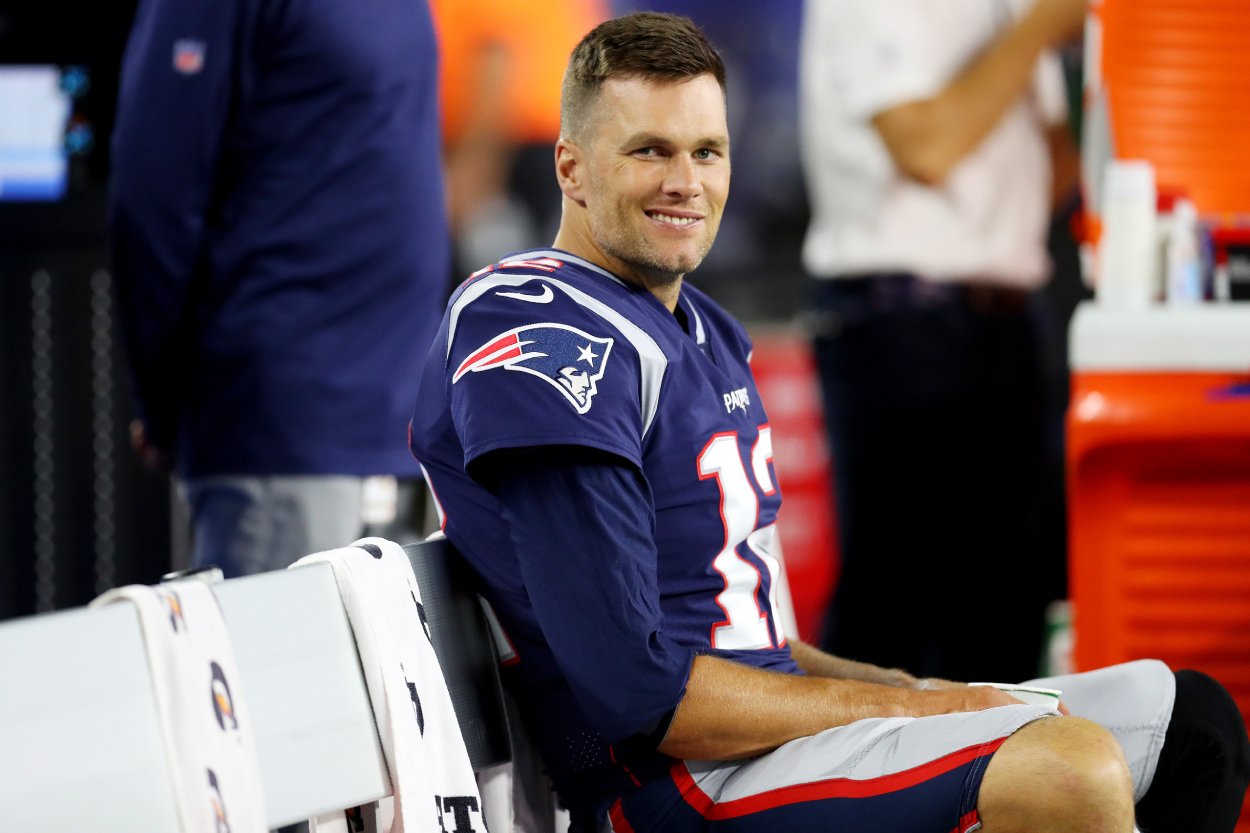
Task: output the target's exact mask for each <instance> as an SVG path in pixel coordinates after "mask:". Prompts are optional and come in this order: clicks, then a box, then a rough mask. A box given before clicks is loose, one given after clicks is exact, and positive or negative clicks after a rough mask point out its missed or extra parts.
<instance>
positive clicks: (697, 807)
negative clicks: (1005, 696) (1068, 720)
mask: <svg viewBox="0 0 1250 833" xmlns="http://www.w3.org/2000/svg"><path fill="white" fill-rule="evenodd" d="M1050 713H1051V712H1050V711H1049V710H1048V709H1045V708H1043V707H1039V706H1007V707H1003V708H998V709H989V710H986V711H981V712H970V713H964V714H952V715H939V716H937V717H926V718H883V719H874V720H861V721H858V722H856V723H852V724H850V725H849V726H842V727H838V728H836V729H830V730H828V731H825V732H821V733H820V734H818V735H813V736H811V737H807V738H800V739H798V740H795V741H791V742H790V743H787V744H785V745H784V746H781V747H779V748H778V749H776V750H774V751H773V752H771V753H769V754H767V755H763V756H761V757H758V758H753V759H751V760H748V761H743V762H732V763H729V762H723V761H717V762H706V761H684V762H678V763H676V764H675V765H674V767H673V770H672V773H671V776H670V778H668V779H659V780H657V781H654V782H652V783H650V784H647V785H646V786H645V787H644V788H643V789H642V790H640V791H639V792H637V793H634V794H632V795H630V796H628V797H627V798H625V799H624V800H623V801H621V802H620V803H619V804H618V805H617V807H616V808H615V809H614V812H613V815H612V818H613V829H615V830H616V831H618V833H619V831H623V830H628V829H632V830H633V831H635V833H645V832H646V831H666V833H667V831H673V832H674V833H687V832H688V831H689V832H690V833H693V831H703V830H706V831H750V833H757V832H758V833H771V832H772V831H777V830H786V831H793V832H794V833H803V832H804V831H822V833H830V832H836V831H865V830H888V831H891V833H952V831H957V833H964V831H968V830H973V829H976V825H977V824H978V818H977V815H976V803H977V797H978V794H979V791H980V786H981V779H982V777H983V775H984V773H985V767H986V766H987V765H988V763H989V760H990V758H991V757H992V756H993V754H994V752H995V751H996V750H997V749H998V747H999V746H1000V745H1001V744H1002V742H1003V741H1004V740H1006V739H1007V738H1008V737H1009V736H1010V735H1011V734H1012V733H1013V732H1015V731H1016V730H1017V729H1019V728H1020V727H1021V726H1023V725H1025V724H1027V723H1030V722H1032V721H1034V720H1037V719H1040V718H1042V717H1045V716H1047V715H1048V714H1050Z"/></svg>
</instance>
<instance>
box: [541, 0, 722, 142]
mask: <svg viewBox="0 0 1250 833" xmlns="http://www.w3.org/2000/svg"><path fill="white" fill-rule="evenodd" d="M698 75H711V76H713V77H714V78H715V79H716V81H717V83H718V84H720V86H721V90H722V91H723V90H724V89H725V62H724V61H722V60H721V57H720V53H718V52H717V51H716V49H715V48H714V47H713V46H712V44H711V43H710V42H708V39H707V38H706V37H705V36H704V34H703V32H701V31H700V30H699V27H698V26H696V25H695V24H694V22H693V21H691V20H690V19H689V18H685V17H680V16H679V15H674V14H662V13H659V12H637V13H635V14H629V15H625V16H623V17H617V18H613V19H612V20H608V21H605V22H603V23H601V24H599V25H598V26H596V27H595V28H594V29H591V30H590V32H588V33H587V34H586V36H585V37H584V38H582V40H581V42H580V43H578V44H577V46H576V47H574V49H573V54H572V55H570V56H569V65H568V68H567V69H566V70H565V71H564V84H563V86H562V88H561V91H560V133H561V135H562V136H567V137H570V138H575V137H577V136H580V135H581V134H582V132H583V131H584V130H585V127H586V120H587V118H588V117H589V113H590V105H591V104H593V103H594V101H595V99H596V98H597V97H598V96H599V89H600V88H601V87H602V86H603V82H604V81H607V80H608V79H609V78H627V77H631V76H639V77H642V78H648V79H656V80H660V81H678V80H681V79H684V78H694V77H695V76H698Z"/></svg>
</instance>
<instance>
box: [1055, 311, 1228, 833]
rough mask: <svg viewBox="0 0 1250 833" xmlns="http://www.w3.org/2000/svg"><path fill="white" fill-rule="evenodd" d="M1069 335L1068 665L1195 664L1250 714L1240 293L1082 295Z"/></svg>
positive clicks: (1189, 666) (1179, 665) (1185, 665)
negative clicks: (1123, 298)
mask: <svg viewBox="0 0 1250 833" xmlns="http://www.w3.org/2000/svg"><path fill="white" fill-rule="evenodd" d="M1071 342H1072V351H1071V353H1072V367H1073V376H1072V400H1071V406H1070V409H1069V414H1068V451H1067V458H1068V460H1067V462H1068V484H1069V507H1070V508H1069V532H1070V559H1071V562H1070V585H1071V597H1072V601H1073V609H1074V631H1075V650H1074V660H1075V665H1076V667H1077V668H1078V669H1090V668H1095V667H1098V666H1102V665H1108V664H1111V663H1116V662H1123V661H1126V660H1132V659H1139V658H1142V657H1157V658H1159V659H1161V660H1163V661H1165V662H1167V663H1168V665H1170V666H1171V667H1172V668H1173V669H1180V668H1195V669H1198V670H1201V671H1205V672H1206V673H1208V674H1210V675H1211V676H1213V677H1215V678H1216V679H1218V680H1220V681H1221V682H1222V683H1224V685H1225V686H1227V687H1228V689H1229V690H1230V691H1231V692H1232V694H1233V696H1234V697H1235V698H1236V700H1237V702H1238V704H1239V706H1240V707H1241V712H1242V715H1243V716H1244V717H1246V719H1247V722H1248V723H1250V304H1245V305H1242V304H1224V305H1219V306H1216V305H1211V304H1208V305H1202V306H1197V307H1189V308H1176V307H1153V308H1149V309H1145V310H1123V311H1121V310H1107V309H1101V308H1099V307H1098V306H1097V305H1096V304H1085V305H1083V306H1082V307H1081V308H1080V309H1079V310H1078V311H1077V315H1076V318H1075V319H1074V320H1073V326H1072V333H1071ZM1237 831H1238V833H1247V831H1250V808H1247V809H1246V810H1244V811H1243V813H1242V821H1241V824H1239V825H1238V827H1237Z"/></svg>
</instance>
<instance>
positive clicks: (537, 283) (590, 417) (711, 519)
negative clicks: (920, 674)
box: [411, 250, 798, 794]
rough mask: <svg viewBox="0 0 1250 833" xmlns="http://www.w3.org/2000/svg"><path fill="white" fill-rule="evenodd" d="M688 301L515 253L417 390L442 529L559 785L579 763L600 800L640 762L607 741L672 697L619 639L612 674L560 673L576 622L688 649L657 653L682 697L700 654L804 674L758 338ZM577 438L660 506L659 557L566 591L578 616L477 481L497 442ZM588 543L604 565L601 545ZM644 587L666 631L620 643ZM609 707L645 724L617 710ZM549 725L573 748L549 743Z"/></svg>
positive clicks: (553, 255) (569, 442)
mask: <svg viewBox="0 0 1250 833" xmlns="http://www.w3.org/2000/svg"><path fill="white" fill-rule="evenodd" d="M678 306H679V313H680V315H674V314H673V313H671V312H669V310H668V309H666V308H665V307H664V306H663V305H662V304H661V303H660V302H659V301H658V300H657V299H656V298H655V296H653V295H652V294H651V293H650V292H649V291H647V290H645V289H643V288H640V287H637V286H634V285H632V284H628V283H626V282H624V281H622V280H620V279H619V278H617V277H616V276H614V275H612V274H611V273H609V272H607V271H605V270H603V269H601V268H599V267H597V266H595V265H593V264H590V263H588V262H586V261H584V260H582V259H580V258H577V257H575V256H573V255H571V254H568V253H566V252H561V251H555V250H539V251H531V252H525V253H521V254H518V255H514V256H511V257H509V258H507V259H506V260H504V261H502V262H501V263H498V264H496V265H494V266H491V267H488V268H487V269H484V270H482V271H481V272H478V273H476V274H475V275H474V276H472V277H471V278H470V279H469V280H467V281H466V282H465V283H464V284H463V285H462V286H461V287H460V288H459V289H458V290H457V291H456V293H455V294H454V295H453V296H452V298H451V301H450V302H449V305H448V309H447V312H446V314H445V316H444V318H443V322H442V328H441V331H440V335H439V337H438V338H437V339H436V340H435V343H434V346H433V347H432V349H431V352H430V356H429V359H428V361H427V363H426V367H425V370H424V373H423V375H422V380H421V384H420V388H419V390H418V394H417V405H416V408H415V411H414V415H413V421H412V430H411V445H412V450H413V453H414V454H415V455H416V457H417V458H418V459H419V460H420V461H421V463H422V466H423V468H424V470H425V472H426V477H427V479H428V481H429V483H430V485H431V488H432V490H433V492H434V495H435V498H436V500H437V502H438V505H439V509H440V513H441V515H442V519H443V523H444V530H445V532H446V534H447V537H448V538H449V539H450V540H451V541H452V543H453V544H455V545H456V547H457V549H458V550H459V551H460V552H461V553H463V555H464V556H465V557H466V558H467V560H468V561H469V562H470V564H471V566H472V567H473V569H474V572H475V573H476V574H477V576H478V577H479V579H480V580H481V591H482V593H483V595H484V596H485V597H486V598H487V600H488V601H489V602H490V603H491V605H492V607H493V609H494V612H495V614H496V616H497V618H498V621H499V624H500V625H501V628H502V632H503V635H504V636H505V642H504V643H503V644H504V651H505V661H506V665H507V667H506V668H505V671H504V673H505V682H506V683H507V684H508V685H509V687H510V688H511V689H512V691H513V692H514V693H516V694H517V695H518V698H519V700H520V701H521V705H522V708H523V710H524V711H527V712H528V714H527V715H526V718H527V721H528V722H529V724H530V727H531V730H532V731H533V733H534V734H535V735H536V736H537V740H538V742H539V746H540V748H541V749H542V751H543V753H544V756H545V758H546V759H547V761H546V762H547V765H548V767H549V769H550V770H551V773H552V775H553V778H554V779H555V780H556V782H557V787H561V786H563V787H564V791H566V792H567V791H568V790H569V783H570V773H577V774H578V775H577V777H578V778H580V781H578V784H579V786H577V787H576V789H578V790H582V791H583V792H586V791H590V792H599V793H600V794H602V792H603V789H611V786H610V785H612V784H613V783H615V781H614V779H616V780H619V781H620V783H621V784H627V782H628V781H629V780H630V779H629V774H628V773H626V772H623V771H620V770H622V769H623V768H624V766H625V764H627V763H628V762H626V761H623V758H625V757H627V755H626V754H625V753H623V752H621V750H620V748H616V747H614V745H615V744H619V743H620V742H621V741H623V740H626V736H627V735H628V734H630V733H631V732H643V731H646V730H647V728H648V727H647V725H646V723H647V722H648V721H650V720H652V719H653V718H654V716H655V715H656V714H658V713H660V712H662V711H663V708H664V707H665V706H667V707H668V708H670V709H671V707H672V706H673V705H675V702H671V703H667V704H664V703H659V702H651V700H655V699H656V698H657V697H659V696H660V695H658V694H655V695H653V694H651V693H649V692H650V691H652V690H653V689H647V690H646V691H643V690H641V688H640V690H638V691H631V684H632V682H631V680H632V677H633V676H634V675H631V669H630V668H629V667H621V666H620V664H619V663H614V662H613V661H612V660H613V657H614V656H617V657H629V656H632V654H631V653H630V651H629V650H627V649H626V647H625V646H623V645H622V646H621V648H620V650H619V651H617V647H616V646H615V645H614V644H612V643H611V642H608V643H607V644H603V645H601V648H602V651H601V652H602V654H603V655H604V657H605V660H604V662H603V664H602V666H599V665H596V664H595V663H593V662H592V663H590V666H591V667H590V668H589V669H588V668H586V667H584V666H586V664H587V663H586V662H584V661H580V660H579V663H580V664H579V665H578V668H577V671H576V673H573V672H570V673H566V672H565V670H564V669H566V668H568V667H569V663H570V662H572V661H573V660H572V659H571V658H570V657H569V656H561V650H562V649H561V648H560V647H559V646H561V645H563V644H565V640H564V629H575V630H577V631H578V632H579V633H587V634H600V635H601V634H612V636H611V639H617V640H618V641H620V642H622V643H623V642H624V641H626V640H629V639H635V638H636V639H638V640H647V639H650V640H651V641H652V642H653V643H655V644H656V645H658V646H659V647H658V648H655V650H656V651H659V652H661V653H664V652H667V654H668V655H673V654H680V653H681V652H685V654H686V658H685V660H684V661H680V660H679V659H676V658H672V659H662V660H660V661H657V664H656V667H657V668H660V669H662V670H661V671H660V672H657V673H662V674H667V675H670V676H673V677H680V679H674V680H673V681H672V688H671V689H669V690H671V691H673V692H677V694H676V695H673V696H678V697H679V696H680V692H681V691H682V690H683V687H684V681H685V675H686V674H687V673H688V670H689V661H690V658H691V657H693V656H694V655H695V654H718V655H721V656H725V657H727V658H730V659H734V660H736V661H739V662H744V663H747V664H750V665H754V666H758V667H762V668H770V669H774V670H779V671H784V672H797V671H798V669H797V666H796V665H795V663H794V661H793V659H792V657H791V656H790V651H789V648H788V646H787V643H786V634H785V633H784V632H783V631H782V627H781V624H780V621H779V619H778V618H777V617H775V616H774V615H773V610H774V607H775V593H776V588H777V581H776V579H777V575H778V570H779V565H778V562H777V559H776V557H775V555H774V553H775V551H776V543H775V526H774V521H775V519H776V516H777V510H778V507H779V506H780V504H781V493H780V490H779V488H778V486H777V479H776V474H775V472H774V470H773V464H772V435H771V431H770V429H769V426H768V417H767V415H766V413H765V411H764V407H763V405H762V403H761V402H760V399H759V393H758V391H757V390H756V388H755V383H754V380H753V379H752V375H751V370H750V367H749V365H748V359H749V354H750V349H751V347H750V341H749V339H748V337H747V334H746V332H745V330H744V329H743V327H742V326H741V325H740V324H739V323H738V322H737V321H735V320H734V319H733V318H732V317H731V316H730V315H729V314H728V313H726V312H725V311H724V310H722V309H721V308H720V307H719V306H717V305H716V304H715V303H714V302H712V301H711V300H710V299H709V298H708V297H707V296H706V295H704V294H703V293H701V292H700V291H699V290H697V289H695V288H694V287H692V286H690V285H689V284H686V285H684V286H683V288H682V291H681V296H680V299H679V301H678ZM566 446H581V447H586V448H590V449H594V450H596V451H597V452H600V453H602V452H607V453H608V454H610V455H613V457H614V458H619V459H620V460H623V461H625V463H626V464H628V465H631V466H633V467H636V468H637V470H638V471H640V472H641V473H642V475H643V477H644V478H645V482H646V486H647V487H648V488H649V490H650V499H651V501H652V504H653V506H652V507H650V508H651V509H652V516H653V518H654V532H653V538H654V555H653V556H648V557H649V558H653V559H654V562H655V563H654V564H651V565H645V567H646V569H644V570H643V571H642V573H643V578H635V577H634V576H635V573H633V572H630V571H629V570H606V571H605V575H606V576H608V577H607V578H605V579H604V581H606V582H609V583H616V584H618V585H619V586H608V587H603V588H599V590H598V592H599V593H600V595H601V597H602V598H603V599H604V600H605V602H604V603H603V604H599V605H596V604H586V603H584V599H585V596H584V595H582V596H571V597H570V599H571V600H570V602H569V603H568V605H567V607H568V608H569V609H556V610H549V609H544V611H543V616H542V619H543V622H542V623H540V622H539V616H537V615H536V613H535V610H534V607H533V604H532V602H531V598H530V593H528V592H527V588H526V582H525V581H524V579H523V577H522V571H521V566H520V565H519V564H518V559H517V552H516V548H515V547H514V545H513V543H512V539H511V538H510V535H509V529H508V528H507V525H506V523H505V522H504V521H503V519H502V516H501V510H500V504H499V502H498V501H497V500H496V498H495V497H494V495H493V494H492V492H491V491H490V490H488V489H487V488H485V487H484V486H483V485H481V484H480V483H479V482H477V481H476V480H475V479H474V478H473V477H472V476H471V473H473V474H476V473H477V472H476V471H475V469H474V463H475V461H479V460H481V459H482V458H484V457H489V455H491V454H492V453H493V452H503V451H506V450H509V449H522V448H525V449H531V451H530V453H531V454H533V453H534V452H533V449H536V448H537V449H542V448H544V447H553V448H554V447H566ZM622 532H624V531H622ZM647 533H648V534H650V530H648V531H647ZM623 537H624V536H623ZM648 544H649V542H648ZM580 545H581V546H582V547H584V548H586V550H587V551H588V552H589V553H590V555H591V557H592V558H593V556H594V553H595V551H596V548H597V547H600V546H602V544H601V542H596V541H584V542H580ZM604 549H605V552H607V551H608V550H610V548H609V547H604ZM604 557H605V558H607V557H610V555H605V556H604ZM543 558H544V560H545V561H547V562H549V563H544V564H542V565H540V566H541V568H542V570H543V571H544V572H546V573H547V574H549V575H553V576H563V575H564V573H563V572H562V571H563V569H564V567H565V553H563V552H562V551H561V550H560V548H552V549H551V551H550V552H549V553H547V554H545V555H544V556H543ZM651 576H653V577H654V581H653V582H652V580H651V578H650V577H651ZM570 580H571V579H570ZM639 594H642V595H643V596H647V595H655V596H658V598H656V599H643V600H642V602H639V603H638V607H639V608H640V609H643V608H648V607H649V605H651V604H654V605H656V606H657V609H658V611H659V623H660V624H659V627H658V628H655V629H654V630H655V631H656V632H653V633H650V634H648V633H642V632H640V633H638V634H625V635H623V636H620V637H617V636H616V634H617V633H618V632H619V629H614V628H616V625H615V621H614V622H609V621H608V617H609V614H610V611H609V608H611V607H613V606H614V602H613V601H612V600H616V599H635V598H637V597H638V595H639ZM575 598H577V599H582V600H583V601H582V602H576V603H575V602H574V601H572V599H575ZM545 604H546V605H549V606H553V607H555V608H561V607H562V606H563V605H562V603H560V602H555V603H554V604H553V603H552V602H550V601H547V602H545ZM640 618H645V616H642V615H641V614H640ZM601 620H602V621H601ZM657 634H658V635H657ZM600 638H605V637H600ZM553 643H554V644H555V645H556V646H557V647H553ZM674 646H675V647H674ZM648 673H650V672H648ZM574 676H577V677H578V678H579V679H578V680H577V681H576V682H575V685H574V686H573V688H570V686H569V678H570V677H574ZM587 676H589V677H591V678H592V679H590V680H586V679H584V678H585V677H587ZM638 676H642V674H641V672H639V674H638ZM641 685H642V684H641V683H639V686H640V687H641ZM659 688H663V686H657V687H655V689H657V690H658V689H659ZM587 690H591V691H593V692H594V693H593V696H592V695H587V694H584V693H583V692H584V691H587ZM648 698H650V700H649V699H648ZM614 700H619V703H620V704H621V708H620V710H619V711H620V712H621V713H622V714H626V715H628V714H636V715H637V718H636V719H637V720H638V721H639V723H638V724H637V725H632V726H631V725H629V724H628V722H627V719H620V718H618V717H616V716H615V715H616V710H615V706H616V705H617V704H616V703H615V702H612V701H614ZM599 703H605V704H606V705H604V706H602V707H600V706H598V705H597V704H599ZM552 735H562V736H563V737H564V741H562V742H561V743H558V744H554V743H551V742H549V741H550V737H551V736H552ZM545 741H548V742H545ZM653 754H654V753H653ZM656 757H662V756H658V755H657V756H656ZM553 758H554V759H555V760H553ZM635 766H638V764H637V763H635ZM562 779H563V780H564V782H565V783H564V784H563V785H562V784H561V780H562ZM600 788H603V789H600Z"/></svg>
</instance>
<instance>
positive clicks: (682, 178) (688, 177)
mask: <svg viewBox="0 0 1250 833" xmlns="http://www.w3.org/2000/svg"><path fill="white" fill-rule="evenodd" d="M662 187H663V189H664V193H665V194H666V195H668V196H670V197H677V198H679V199H691V198H693V197H697V196H699V194H701V193H702V192H703V178H702V177H701V176H700V175H699V166H698V164H697V163H696V162H695V160H694V159H691V158H690V157H689V156H687V155H686V154H680V153H679V154H674V155H673V156H672V157H670V159H669V161H668V165H667V166H666V167H665V170H664V182H663V186H662Z"/></svg>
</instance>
